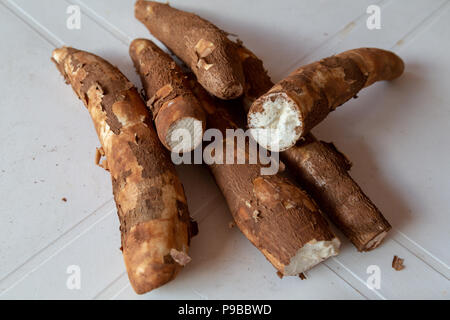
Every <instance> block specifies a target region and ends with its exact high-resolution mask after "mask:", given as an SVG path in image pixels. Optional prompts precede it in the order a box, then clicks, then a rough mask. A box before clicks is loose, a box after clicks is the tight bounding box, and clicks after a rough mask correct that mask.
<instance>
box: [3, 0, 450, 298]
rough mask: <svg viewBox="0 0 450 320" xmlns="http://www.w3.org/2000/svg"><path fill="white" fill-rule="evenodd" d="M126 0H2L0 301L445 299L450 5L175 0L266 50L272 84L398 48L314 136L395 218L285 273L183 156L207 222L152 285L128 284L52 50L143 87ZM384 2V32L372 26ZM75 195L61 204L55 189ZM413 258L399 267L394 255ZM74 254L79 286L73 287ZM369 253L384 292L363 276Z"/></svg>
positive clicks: (102, 191)
mask: <svg viewBox="0 0 450 320" xmlns="http://www.w3.org/2000/svg"><path fill="white" fill-rule="evenodd" d="M133 2H134V1H125V0H91V1H86V0H79V1H52V0H43V1H32V0H2V1H0V21H1V22H0V23H1V28H0V38H1V39H2V43H1V50H0V55H1V58H2V63H1V64H0V88H1V93H2V94H1V95H0V111H1V113H0V115H1V116H0V128H1V129H2V130H1V132H2V133H1V138H2V139H1V140H0V148H1V149H0V150H1V153H0V170H1V171H0V298H2V299H7V298H14V299H15V298H44V299H45V298H62V299H80V298H87V299H91V298H99V299H110V298H116V299H136V298H141V299H166V298H170V299H184V298H186V299H219V298H247V299H252V298H261V299H265V298H267V299H279V298H286V299H315V298H318V299H321V298H322V299H334V298H340V299H398V298H437V299H449V289H450V286H449V282H448V278H449V275H450V272H449V267H448V266H449V264H450V218H449V214H450V212H449V210H450V141H449V134H450V125H449V123H450V91H449V90H448V84H449V82H450V76H449V75H448V72H449V70H450V58H449V53H450V52H449V50H450V43H449V39H450V4H449V2H448V1H443V0H434V1H425V0H423V1H407V0H384V1H375V0H373V1H366V0H364V1H361V0H344V1H332V0H328V1H324V0H322V1H306V0H303V1H298V0H284V1H277V2H274V1H269V0H267V1H261V0H259V1H256V0H251V1H250V0H249V1H245V2H244V1H238V0H228V1H219V0H214V1H212V0H191V1H181V0H180V1H171V4H172V5H173V6H175V7H178V8H181V9H186V10H191V11H195V12H197V13H198V14H200V15H202V16H204V17H206V18H208V19H210V20H212V21H213V22H215V23H216V24H218V25H219V26H221V27H222V28H223V29H225V30H227V31H229V32H231V33H235V34H238V35H239V37H240V38H241V39H242V40H243V41H244V42H245V43H246V45H247V46H248V47H249V48H250V49H252V50H253V51H254V52H255V53H256V54H258V55H259V56H260V57H261V58H263V59H264V61H265V65H266V67H267V68H268V69H269V72H270V74H271V75H272V77H273V80H275V81H276V80H279V79H280V78H281V77H282V76H283V75H285V74H286V73H287V72H288V71H290V70H292V69H293V68H294V67H296V66H299V65H301V64H304V63H307V62H311V61H313V60H316V59H318V58H321V57H325V56H328V55H331V54H333V53H336V52H339V51H343V50H346V49H350V48H354V47H360V46H377V47H381V48H385V49H391V50H394V51H395V52H397V53H399V54H400V56H401V57H402V58H403V59H404V60H405V62H406V72H405V74H404V75H403V76H402V77H401V78H400V79H398V80H397V81H395V82H392V83H379V84H376V85H374V86H373V87H371V88H368V89H367V90H365V91H364V92H362V93H361V94H360V95H359V98H358V99H356V100H352V101H350V102H349V103H347V104H346V105H345V106H343V107H342V108H340V109H338V111H336V112H335V113H333V114H332V115H331V116H330V117H328V118H327V119H326V120H325V121H324V122H323V124H321V125H320V126H319V127H318V128H317V129H316V130H315V133H316V134H317V135H318V136H319V137H320V138H322V139H324V140H329V141H330V140H332V141H334V142H335V143H336V145H337V146H339V148H340V149H342V150H343V151H344V152H345V153H346V154H347V155H348V156H349V158H350V159H351V160H352V161H353V163H354V167H353V170H352V175H353V176H354V177H355V179H356V180H357V181H358V182H359V183H360V184H361V186H362V187H363V189H364V190H365V191H366V192H367V193H368V194H369V195H370V197H371V198H372V199H373V200H374V202H375V203H376V204H377V205H378V206H379V207H380V209H381V210H382V212H383V213H384V214H385V215H386V217H387V218H388V219H389V221H391V222H392V224H393V226H394V230H393V231H392V232H391V234H390V236H389V237H388V239H387V241H386V242H385V243H384V245H383V246H382V247H380V248H378V249H377V250H375V251H373V252H370V253H364V254H361V253H357V252H356V250H355V249H354V248H353V247H352V245H351V244H349V243H348V242H347V241H345V240H344V245H343V248H342V253H341V254H340V255H339V256H338V257H336V258H333V259H330V260H328V261H326V262H325V263H323V264H321V265H319V266H317V267H316V268H314V269H313V270H311V271H310V272H308V279H307V280H306V281H301V280H300V279H298V278H290V277H288V278H284V279H282V280H280V279H279V278H278V277H277V276H276V274H275V270H274V269H273V267H272V266H271V265H270V264H269V263H268V262H267V261H266V260H265V258H264V257H263V256H262V254H261V253H259V252H258V250H256V249H255V248H254V247H253V246H252V245H251V244H250V243H249V242H248V241H247V240H246V239H245V237H244V236H243V235H242V234H241V233H240V232H239V231H238V230H237V229H236V228H233V229H229V228H228V222H229V221H230V220H231V216H230V214H229V213H228V210H227V208H226V205H225V203H224V200H223V198H222V196H221V195H220V193H219V192H218V189H217V188H216V186H215V185H214V182H213V180H212V179H211V177H210V176H209V174H208V172H207V170H206V169H204V168H203V167H201V166H182V167H179V168H178V171H179V173H180V176H181V178H182V180H183V183H184V185H185V189H186V193H187V196H188V201H189V208H190V212H191V214H192V215H193V216H194V218H196V219H197V220H198V221H199V228H200V234H199V235H198V236H197V237H195V238H194V239H193V241H192V246H191V255H192V258H193V261H192V263H191V264H189V265H188V266H187V267H186V268H185V269H184V270H183V272H181V273H180V275H179V276H178V277H177V278H176V280H175V281H173V282H171V283H169V284H168V285H166V286H164V287H162V288H160V289H158V290H155V291H153V292H151V293H149V294H146V295H143V296H137V295H135V294H134V292H133V291H132V289H131V287H130V286H129V284H128V280H127V277H126V274H125V270H124V265H123V261H122V257H121V253H120V251H119V247H120V237H119V230H118V221H117V217H116V212H115V208H114V203H113V201H112V195H111V186H110V178H109V175H108V174H107V173H106V172H104V171H103V170H102V169H99V168H98V167H96V166H95V165H94V161H93V159H94V151H95V147H96V146H98V141H97V137H96V135H95V131H94V128H93V126H92V124H91V121H90V119H89V115H88V113H87V112H86V110H85V108H84V107H83V106H82V104H81V102H80V101H78V100H77V99H76V98H75V96H74V94H73V92H72V90H71V89H70V87H69V86H66V85H65V84H64V82H63V80H62V78H61V76H60V75H59V74H58V72H57V71H56V68H55V67H54V65H53V64H52V63H51V62H50V60H49V59H50V58H49V57H50V53H51V50H52V49H53V48H54V47H56V46H60V45H62V44H66V45H71V46H74V47H77V48H80V49H84V50H88V51H92V52H94V53H97V54H99V55H102V56H103V57H105V58H106V59H108V60H110V61H111V62H112V63H114V64H116V65H117V66H118V67H119V68H120V69H121V70H122V71H123V72H124V73H125V74H126V75H127V76H128V77H129V78H130V80H132V81H133V82H134V83H136V84H137V85H138V86H140V84H139V81H138V77H137V76H136V74H135V72H134V70H133V68H132V64H131V61H130V59H129V57H128V48H127V46H128V43H129V41H130V40H132V39H133V38H135V37H148V38H151V36H150V35H149V34H148V32H147V31H146V29H145V28H144V27H143V26H142V25H141V24H140V23H139V22H137V21H136V20H135V19H134V18H133V9H132V8H133ZM70 4H77V5H79V6H80V7H81V8H82V17H81V19H82V20H81V29H80V30H68V29H67V28H66V19H67V16H68V15H67V14H66V8H67V6H68V5H70ZM370 4H378V5H379V6H380V7H381V9H382V11H381V23H382V28H381V29H380V30H372V31H370V30H368V29H367V28H366V19H367V17H368V15H367V14H366V8H367V6H368V5H370ZM63 197H66V198H67V202H63V201H61V198H63ZM394 254H396V255H398V256H400V257H402V258H405V265H406V269H404V270H403V271H401V272H396V271H394V270H393V269H392V268H391V266H390V264H391V261H392V257H393V255H394ZM69 265H78V266H80V268H81V290H69V289H67V287H66V280H67V277H68V274H66V269H67V267H68V266H69ZM369 265H378V266H379V267H380V269H381V276H382V278H381V288H380V289H379V290H370V289H368V288H367V286H366V285H365V282H366V279H367V278H368V276H369V275H368V274H367V273H366V269H367V267H368V266H369Z"/></svg>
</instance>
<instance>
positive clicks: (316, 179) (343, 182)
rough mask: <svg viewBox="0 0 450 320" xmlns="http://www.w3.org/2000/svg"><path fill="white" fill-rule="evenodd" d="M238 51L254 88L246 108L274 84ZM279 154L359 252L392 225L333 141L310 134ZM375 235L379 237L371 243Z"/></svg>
mask: <svg viewBox="0 0 450 320" xmlns="http://www.w3.org/2000/svg"><path fill="white" fill-rule="evenodd" d="M240 54H241V58H242V59H243V66H244V73H245V77H246V81H247V85H246V88H253V90H250V89H248V90H246V91H245V95H246V96H245V97H244V99H243V100H244V101H243V104H244V108H245V109H246V110H248V108H249V106H250V105H251V104H252V102H253V101H254V100H255V98H256V97H259V96H261V95H262V94H264V93H265V92H267V91H268V90H269V89H270V88H271V87H272V86H273V83H272V81H271V80H270V77H269V76H268V75H267V72H266V70H265V69H264V67H263V64H262V61H261V60H259V59H258V57H256V56H255V55H254V54H253V53H252V52H250V51H249V50H248V49H246V48H245V47H241V51H240ZM246 66H251V68H246ZM370 81H374V78H372V79H371V80H370ZM280 156H281V159H282V160H283V162H284V163H285V164H286V166H287V167H288V169H289V170H290V171H291V172H292V173H294V175H295V176H296V177H297V179H298V181H299V183H300V184H301V185H302V186H303V187H304V188H305V189H306V190H307V191H308V193H309V194H311V195H312V196H313V198H314V199H315V200H316V202H317V203H318V204H319V207H320V208H321V209H322V210H323V211H324V212H325V213H326V214H327V215H328V216H329V217H330V219H331V220H332V221H333V222H334V223H335V224H336V225H337V226H338V228H339V229H340V230H341V231H342V232H343V233H344V234H345V235H346V236H347V237H348V238H349V239H350V241H351V242H352V243H353V244H354V245H355V246H356V248H357V249H358V250H359V251H369V250H372V249H374V248H376V247H377V246H378V245H380V243H381V241H382V239H383V238H384V236H385V235H386V232H387V231H389V230H390V229H391V226H390V225H389V223H388V222H387V220H386V219H385V218H384V217H383V215H382V214H381V212H380V211H379V210H378V209H377V207H376V206H375V205H374V204H373V203H372V201H371V200H370V199H369V198H368V197H367V196H366V195H365V194H364V192H363V191H362V190H361V188H360V187H359V186H358V184H357V183H356V182H355V181H354V180H353V179H352V177H351V176H350V175H349V173H348V171H349V170H350V167H351V164H350V162H349V160H348V159H347V158H346V157H345V156H344V155H343V154H342V153H341V152H339V150H337V149H336V147H335V146H334V145H333V144H331V143H326V142H323V141H318V140H317V139H316V138H315V137H314V136H313V135H312V134H311V133H309V134H307V135H306V136H305V137H304V138H303V139H301V140H300V141H298V142H297V144H296V145H294V146H293V147H292V148H290V149H288V150H286V151H283V152H281V153H280ZM378 236H379V237H381V239H380V240H379V241H378V242H375V243H371V240H373V239H374V238H376V237H378Z"/></svg>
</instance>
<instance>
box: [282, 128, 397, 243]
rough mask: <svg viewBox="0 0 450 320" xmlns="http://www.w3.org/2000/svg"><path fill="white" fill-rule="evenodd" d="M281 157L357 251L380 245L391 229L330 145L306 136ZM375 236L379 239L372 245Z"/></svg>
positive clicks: (342, 159) (340, 156) (342, 157)
mask: <svg viewBox="0 0 450 320" xmlns="http://www.w3.org/2000/svg"><path fill="white" fill-rule="evenodd" d="M281 158H282V159H283V161H284V163H285V164H286V166H287V167H288V168H289V169H290V170H291V171H292V172H293V173H294V174H295V175H296V176H297V178H298V179H299V181H301V183H302V185H303V186H304V187H305V189H306V190H308V191H309V192H310V194H311V195H312V196H313V197H314V199H315V200H316V201H317V202H318V203H319V204H320V207H321V208H322V209H323V210H324V211H325V212H326V213H328V216H329V217H330V219H331V220H332V221H333V222H334V224H336V226H337V227H338V228H339V229H340V230H341V231H342V232H343V233H344V234H345V235H346V236H347V237H348V238H349V239H350V241H351V242H352V243H353V244H354V245H355V247H356V248H357V249H358V250H359V251H370V250H372V249H374V248H376V247H377V246H379V245H380V244H381V241H382V240H383V238H384V237H385V235H386V232H387V231H389V230H390V229H391V226H390V224H389V222H388V221H387V220H386V219H385V218H384V217H383V215H382V214H381V212H380V211H379V210H378V208H377V207H376V206H375V205H374V204H373V203H372V201H371V200H370V199H369V198H368V197H367V196H366V195H365V194H364V192H363V191H362V190H361V188H360V187H359V186H358V184H357V183H356V182H355V181H354V180H353V179H352V178H351V177H350V175H349V174H348V172H347V171H348V170H350V168H351V164H350V162H349V161H348V160H347V158H346V157H345V156H344V155H343V154H341V153H340V152H339V151H337V149H336V147H335V146H334V145H333V144H331V143H325V142H323V141H318V140H316V139H315V138H314V137H313V135H312V134H308V135H307V136H306V137H305V139H304V140H303V141H301V142H299V143H298V145H296V146H294V147H292V148H290V149H288V150H286V151H284V152H282V154H281ZM377 236H380V237H381V238H380V239H379V240H377V241H376V242H372V240H373V239H375V238H376V237H377Z"/></svg>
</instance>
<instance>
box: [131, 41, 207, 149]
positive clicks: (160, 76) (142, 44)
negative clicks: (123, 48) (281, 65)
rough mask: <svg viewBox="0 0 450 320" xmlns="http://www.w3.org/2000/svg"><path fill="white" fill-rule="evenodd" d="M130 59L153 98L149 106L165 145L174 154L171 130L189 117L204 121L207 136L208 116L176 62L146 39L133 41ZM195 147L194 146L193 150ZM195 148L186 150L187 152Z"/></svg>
mask: <svg viewBox="0 0 450 320" xmlns="http://www.w3.org/2000/svg"><path fill="white" fill-rule="evenodd" d="M130 56H131V59H132V60H133V63H134V66H135V68H136V70H137V72H138V73H139V74H140V76H141V81H142V84H143V86H144V90H145V92H146V94H147V97H148V99H149V100H148V101H147V106H148V107H149V108H150V110H151V111H152V113H153V119H154V122H155V127H156V131H157V133H158V136H159V139H160V140H161V142H162V143H163V145H164V146H165V147H166V148H167V149H169V150H171V151H173V150H172V148H171V146H170V144H169V141H168V140H169V139H170V137H168V132H169V129H170V127H171V126H172V125H175V124H176V123H177V122H178V121H180V120H182V119H185V118H193V119H196V120H198V121H200V122H201V126H202V128H201V129H202V136H203V131H204V129H205V126H206V124H205V113H204V112H203V109H202V107H201V106H200V104H199V102H198V101H197V98H196V97H195V96H194V94H193V93H192V91H191V89H190V87H189V84H188V82H187V80H186V78H185V76H184V74H183V72H182V71H181V68H180V67H179V66H178V65H177V64H176V63H175V61H173V60H172V58H171V57H170V56H169V55H168V54H167V53H165V52H164V51H162V50H161V49H160V48H159V47H157V46H156V45H155V44H154V43H153V42H151V41H150V40H146V39H135V40H133V42H132V43H131V45H130ZM200 142H201V141H200ZM195 147H196V146H193V148H192V149H195ZM192 149H190V150H184V152H189V151H191V150H192Z"/></svg>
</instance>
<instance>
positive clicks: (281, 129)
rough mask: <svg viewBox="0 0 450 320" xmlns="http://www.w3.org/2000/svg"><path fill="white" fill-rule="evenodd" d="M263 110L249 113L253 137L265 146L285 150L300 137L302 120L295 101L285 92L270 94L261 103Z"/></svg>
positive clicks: (273, 149) (270, 148)
mask: <svg viewBox="0 0 450 320" xmlns="http://www.w3.org/2000/svg"><path fill="white" fill-rule="evenodd" d="M260 106H261V110H259V112H252V113H250V114H249V119H248V124H249V127H250V133H251V135H252V136H253V138H254V139H255V140H256V141H257V142H258V143H259V144H260V145H261V146H263V147H264V148H266V149H269V150H272V151H283V150H286V149H288V148H290V147H292V146H293V145H294V144H295V142H296V141H297V140H298V139H299V138H300V133H301V128H302V122H301V120H300V113H299V111H298V109H297V107H296V105H295V103H294V101H292V100H291V99H290V98H289V97H288V96H287V95H286V94H284V93H274V94H269V95H268V96H267V97H265V98H264V100H263V101H261V103H260Z"/></svg>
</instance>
